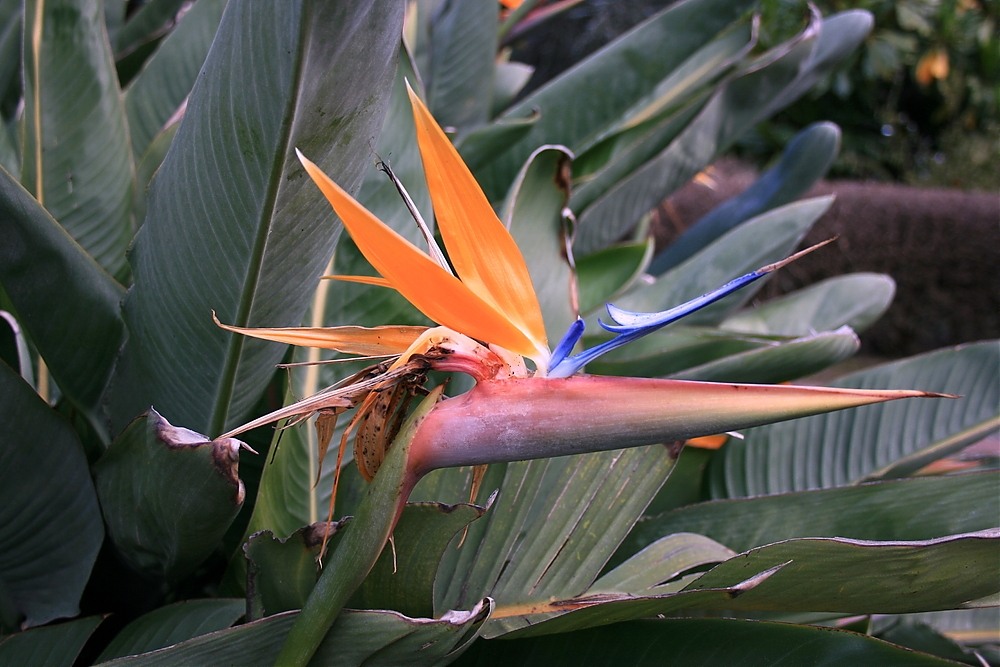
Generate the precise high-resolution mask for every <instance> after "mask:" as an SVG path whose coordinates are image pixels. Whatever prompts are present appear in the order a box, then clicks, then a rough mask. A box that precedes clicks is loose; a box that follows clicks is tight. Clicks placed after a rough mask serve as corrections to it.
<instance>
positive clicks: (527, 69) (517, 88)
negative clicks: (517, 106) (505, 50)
mask: <svg viewBox="0 0 1000 667" xmlns="http://www.w3.org/2000/svg"><path fill="white" fill-rule="evenodd" d="M501 57H502V56H501ZM534 73H535V68H534V67H531V66H530V65H525V64H524V63H517V62H498V63H497V64H496V67H495V68H494V70H493V104H492V106H491V108H490V116H495V115H496V114H499V113H500V112H501V111H503V110H504V109H505V108H507V107H508V106H510V103H511V102H512V101H513V100H514V98H515V97H517V94H518V93H519V92H521V90H522V89H523V88H524V87H525V86H526V85H528V81H529V80H530V79H531V75H532V74H534Z"/></svg>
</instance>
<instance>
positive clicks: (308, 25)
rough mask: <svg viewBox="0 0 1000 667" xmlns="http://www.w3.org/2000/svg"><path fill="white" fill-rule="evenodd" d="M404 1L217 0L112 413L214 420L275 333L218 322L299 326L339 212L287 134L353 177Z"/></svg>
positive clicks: (153, 204) (133, 297)
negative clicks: (220, 4)
mask: <svg viewBox="0 0 1000 667" xmlns="http://www.w3.org/2000/svg"><path fill="white" fill-rule="evenodd" d="M402 10H403V6H402V5H401V4H400V3H397V2H391V1H390V0H381V1H380V2H376V3H368V4H361V5H359V4H352V3H332V4H331V3H322V2H306V1H304V0H303V1H300V2H282V3H277V4H267V5H264V6H256V5H253V6H251V5H245V4H241V3H234V4H230V5H228V6H227V11H226V12H225V13H224V15H223V20H222V24H221V26H220V28H219V32H218V34H217V36H216V40H215V42H214V43H213V46H212V50H211V52H210V54H209V57H208V59H207V60H206V62H205V65H204V67H203V70H202V76H201V77H200V78H199V79H198V82H197V83H196V84H195V87H194V89H193V91H192V93H191V97H190V98H189V100H188V105H187V112H186V116H185V120H184V122H183V123H182V124H181V127H180V129H179V130H178V133H177V136H176V137H175V139H174V142H173V145H172V147H171V150H170V152H169V153H168V154H167V157H166V159H165V160H164V162H163V165H162V166H161V167H160V170H159V171H158V172H157V175H156V178H155V179H154V181H153V185H152V187H151V189H150V194H149V202H148V210H149V213H148V214H147V217H146V222H145V223H144V224H143V227H142V229H141V231H140V233H139V235H138V237H137V238H136V241H135V244H134V246H133V249H132V254H131V256H130V261H131V263H132V267H133V271H134V274H135V285H134V287H133V288H132V290H131V292H130V293H129V296H128V297H127V299H126V301H125V319H126V322H127V324H128V326H129V329H130V331H131V332H132V337H131V338H130V342H129V343H128V344H127V345H126V347H125V350H124V353H123V356H122V359H121V362H120V366H119V376H120V378H121V379H120V380H119V381H118V382H117V383H116V385H115V392H114V395H113V396H112V399H113V400H112V417H113V421H114V423H115V424H116V425H117V426H118V427H119V428H120V427H121V426H122V425H123V424H124V423H125V422H127V420H128V419H130V418H131V417H132V416H134V415H135V414H138V413H140V412H141V411H142V410H144V409H145V408H147V407H148V406H150V405H156V406H157V408H158V409H160V410H162V411H163V413H164V415H165V416H167V417H168V418H169V419H170V420H171V421H174V422H175V423H179V424H184V425H185V426H188V427H191V428H193V429H196V430H198V431H201V432H204V433H209V434H217V433H220V432H222V431H223V430H225V429H226V427H227V426H235V425H236V424H238V423H239V422H240V421H242V420H243V419H244V418H245V417H246V416H247V414H248V412H249V411H250V410H251V409H252V408H253V407H254V405H255V404H256V402H257V399H258V398H259V396H260V394H261V392H262V391H263V389H264V387H265V385H266V384H267V382H268V381H269V380H270V378H271V376H272V374H273V366H274V364H275V363H276V362H277V361H278V360H279V359H280V358H281V356H282V355H283V353H284V349H285V346H282V345H277V344H273V343H266V342H263V341H254V340H250V339H247V338H246V337H243V336H237V335H233V334H230V333H227V332H224V331H222V330H221V329H219V328H218V327H216V326H215V325H214V324H213V323H212V319H211V312H212V310H213V309H215V310H216V311H217V312H218V314H219V318H220V319H221V320H222V321H224V322H226V323H227V324H234V325H238V326H272V327H273V326H290V325H298V324H300V323H301V321H302V317H303V314H304V313H305V311H306V308H307V307H308V302H309V297H310V295H311V294H312V292H313V290H314V289H315V286H316V280H317V278H318V277H319V275H320V273H321V272H322V270H323V267H324V266H325V265H326V264H327V262H328V260H329V258H330V254H331V252H332V249H333V244H334V242H335V239H336V236H337V233H338V231H339V226H337V225H335V224H334V220H335V218H334V217H333V215H332V213H331V211H330V208H329V205H328V204H327V202H326V201H324V199H323V197H322V195H321V194H320V193H319V192H318V191H317V190H316V188H315V186H314V185H313V184H312V182H311V181H310V180H309V179H308V178H307V177H306V176H305V173H304V171H303V169H302V167H301V165H300V164H299V163H298V161H297V160H296V159H295V155H294V148H296V147H298V148H299V149H301V150H302V152H303V153H304V154H306V155H307V156H308V157H309V158H310V159H312V160H314V161H316V162H317V163H318V164H319V165H320V166H321V167H322V168H323V169H325V170H326V171H327V172H328V173H329V174H330V175H331V177H332V178H333V179H334V180H335V181H337V182H339V183H341V184H343V185H345V186H346V187H352V186H353V184H356V183H357V182H358V179H359V175H360V174H361V169H360V167H361V165H362V164H364V163H366V162H367V161H368V156H369V148H368V146H369V142H370V140H371V137H372V136H373V135H374V133H375V131H376V130H377V129H378V127H379V126H380V125H381V122H382V114H383V112H384V109H385V102H386V98H387V93H388V86H389V83H390V81H391V76H392V72H393V70H394V66H395V56H396V50H397V49H396V46H397V43H398V41H397V40H398V36H399V30H400V21H401V20H402Z"/></svg>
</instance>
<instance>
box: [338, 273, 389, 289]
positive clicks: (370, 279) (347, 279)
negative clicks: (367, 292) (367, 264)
mask: <svg viewBox="0 0 1000 667" xmlns="http://www.w3.org/2000/svg"><path fill="white" fill-rule="evenodd" d="M322 278H323V279H324V280H339V281H340V282H342V283H360V284H362V285H374V286H375V287H389V288H391V287H392V285H391V284H390V283H389V281H388V280H386V279H385V278H382V277H380V276H322Z"/></svg>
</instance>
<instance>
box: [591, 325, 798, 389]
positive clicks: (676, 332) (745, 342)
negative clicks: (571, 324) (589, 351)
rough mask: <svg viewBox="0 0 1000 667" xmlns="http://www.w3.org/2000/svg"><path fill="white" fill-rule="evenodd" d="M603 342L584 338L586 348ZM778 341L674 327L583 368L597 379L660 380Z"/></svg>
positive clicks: (698, 328)
mask: <svg viewBox="0 0 1000 667" xmlns="http://www.w3.org/2000/svg"><path fill="white" fill-rule="evenodd" d="M602 339H603V340H606V338H604V337H601V338H598V337H596V336H595V337H593V338H589V337H588V338H584V343H585V346H586V347H590V346H591V345H595V344H597V343H598V342H599V341H600V340H602ZM779 341H780V339H777V338H774V337H769V336H753V335H747V334H737V333H730V332H725V331H720V330H719V329H709V328H706V327H689V326H685V325H683V324H676V325H673V326H670V327H667V328H665V329H662V330H660V331H655V332H653V333H651V334H649V335H648V336H645V337H643V338H640V339H639V340H637V341H634V342H632V343H629V344H628V345H625V346H623V347H620V348H618V349H617V350H612V351H611V352H609V353H608V354H606V355H604V356H603V357H601V358H600V359H596V360H594V361H593V362H591V363H590V364H588V365H587V368H588V370H589V371H590V372H593V373H596V374H598V375H619V376H647V377H663V376H667V375H672V374H675V373H678V374H679V373H681V372H682V371H683V370H684V369H686V368H692V367H695V366H698V365H701V364H708V363H711V362H712V361H714V360H716V359H725V358H727V357H730V356H732V355H735V354H740V353H742V352H746V351H750V350H757V349H760V348H763V347H766V346H769V345H775V344H776V343H778V342H779Z"/></svg>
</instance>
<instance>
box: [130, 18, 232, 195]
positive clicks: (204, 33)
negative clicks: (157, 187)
mask: <svg viewBox="0 0 1000 667" xmlns="http://www.w3.org/2000/svg"><path fill="white" fill-rule="evenodd" d="M153 4H154V5H162V4H163V3H153ZM225 6H226V2H225V0H208V1H207V2H198V3H195V5H194V6H193V7H191V9H190V11H188V12H186V13H185V14H184V15H183V17H182V18H181V20H180V22H179V23H178V24H177V26H176V27H175V28H174V29H173V30H171V31H170V34H169V35H167V37H166V38H164V40H163V41H162V42H161V43H160V46H159V48H157V50H156V51H155V52H154V53H153V55H152V56H151V57H150V58H149V60H147V61H146V64H145V65H144V66H143V68H142V70H141V71H140V72H139V73H138V74H137V75H136V76H135V77H134V78H133V79H132V81H131V82H130V83H129V86H128V88H127V89H126V91H125V112H126V114H127V116H128V129H129V136H130V139H131V141H132V153H133V155H134V157H135V161H136V162H139V161H140V160H142V159H143V156H145V154H146V151H147V150H148V149H149V145H150V143H151V142H152V141H153V139H154V137H156V135H158V134H159V133H160V131H161V130H163V128H164V126H165V125H166V123H167V121H168V120H169V119H170V117H171V116H173V115H174V114H175V113H176V112H177V110H178V109H179V108H180V106H181V104H182V103H183V102H184V100H185V99H186V98H187V96H188V94H189V93H190V92H191V87H192V86H193V85H194V82H195V79H196V78H197V76H198V72H199V71H200V70H201V66H202V63H203V62H204V61H205V56H206V55H207V54H208V48H209V47H210V46H211V45H212V39H213V38H214V37H215V32H216V30H217V29H218V27H219V21H220V20H221V18H222V10H223V9H225ZM146 9H147V7H143V9H142V10H140V12H142V11H144V10H146ZM138 18H139V17H138V15H137V16H136V19H138ZM136 19H133V20H132V21H130V22H129V26H130V27H131V26H133V25H135V21H136ZM138 182H139V185H140V187H142V188H145V184H146V182H147V181H144V180H140V181H138Z"/></svg>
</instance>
